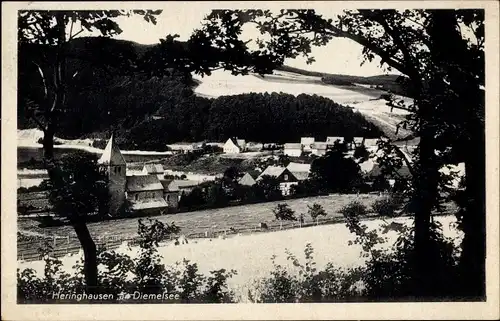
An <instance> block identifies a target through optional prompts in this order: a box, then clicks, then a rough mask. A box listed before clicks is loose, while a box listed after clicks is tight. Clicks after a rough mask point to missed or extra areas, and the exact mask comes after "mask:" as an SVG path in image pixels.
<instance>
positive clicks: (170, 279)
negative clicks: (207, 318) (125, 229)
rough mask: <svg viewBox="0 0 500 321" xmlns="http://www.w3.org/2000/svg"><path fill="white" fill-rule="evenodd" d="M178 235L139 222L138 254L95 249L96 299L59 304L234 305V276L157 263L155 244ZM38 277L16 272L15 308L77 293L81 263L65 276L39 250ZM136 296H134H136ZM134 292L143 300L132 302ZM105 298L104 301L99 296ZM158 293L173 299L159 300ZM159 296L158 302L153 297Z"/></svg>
mask: <svg viewBox="0 0 500 321" xmlns="http://www.w3.org/2000/svg"><path fill="white" fill-rule="evenodd" d="M178 232H179V229H178V227H176V226H175V224H170V225H169V224H164V223H161V222H159V221H157V220H151V219H148V220H147V221H140V222H139V242H138V245H139V253H138V254H139V255H138V256H137V257H136V258H131V257H129V256H128V255H125V254H120V253H117V252H115V251H109V250H106V249H104V248H102V249H100V250H99V257H98V260H99V295H101V298H98V299H97V300H91V301H89V300H87V299H85V298H83V299H82V297H80V298H78V296H75V297H74V298H70V299H67V300H66V299H62V300H61V299H59V300H57V302H58V303H61V302H67V303H77V302H78V303H86V302H88V303H132V302H135V303H137V302H142V303H154V302H158V303H159V302H161V303H228V302H234V300H235V297H234V293H233V292H232V291H231V290H229V289H228V286H227V280H228V279H229V278H231V277H232V276H233V275H235V273H236V271H234V270H231V271H228V270H225V269H220V270H214V271H211V272H210V274H209V275H207V276H205V275H203V274H201V273H199V270H198V266H197V265H196V264H194V263H191V262H189V261H187V260H184V261H183V262H182V263H177V264H176V265H174V266H165V265H164V264H162V263H161V256H160V255H159V254H158V250H157V247H158V245H159V242H161V241H163V240H165V239H166V238H168V237H169V236H170V235H173V234H176V233H178ZM43 253H44V256H43V258H44V262H45V269H44V273H43V276H38V275H36V274H35V271H34V270H33V269H25V270H22V271H20V270H18V272H17V280H18V283H17V290H18V302H19V303H52V302H55V300H56V299H57V298H56V297H54V293H56V294H57V293H66V294H71V293H74V294H82V293H84V285H85V281H84V278H83V270H82V265H81V262H77V264H76V265H75V266H74V267H73V269H74V274H69V273H67V272H64V268H63V265H62V262H61V260H59V259H55V258H52V257H51V255H50V248H47V249H45V250H44V252H43ZM136 291H138V292H136ZM135 293H140V294H141V295H146V298H140V299H138V298H137V297H135V298H134V294H135ZM104 294H106V295H108V298H104V297H103V296H102V295H104ZM163 294H169V295H172V298H167V299H164V297H162V295H163ZM157 295H159V297H158V296H157Z"/></svg>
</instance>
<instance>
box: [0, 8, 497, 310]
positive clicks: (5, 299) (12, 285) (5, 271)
mask: <svg viewBox="0 0 500 321" xmlns="http://www.w3.org/2000/svg"><path fill="white" fill-rule="evenodd" d="M332 6H334V7H338V8H339V9H355V8H358V9H359V8H405V9H411V8H459V7H460V8H484V9H485V10H486V11H485V13H486V22H485V26H486V42H485V46H486V49H485V50H486V86H485V87H486V99H487V100H486V102H487V103H486V137H487V140H486V145H487V152H486V155H487V162H486V168H487V176H486V185H487V213H488V215H487V245H488V246H487V260H486V261H487V270H486V277H487V301H486V302H478V303H335V304H326V303H316V304H226V305H194V304H186V305H91V306H90V305H17V304H16V267H17V255H16V247H15V246H14V244H15V243H14V242H15V240H16V230H17V222H16V210H15V206H16V183H15V182H16V171H15V170H14V169H15V168H16V160H17V159H16V157H17V156H16V155H17V152H16V136H17V135H16V131H17V122H16V119H17V116H16V113H17V112H16V83H17V68H16V66H17V57H16V55H17V44H16V40H17V19H16V18H17V13H16V11H17V10H19V9H66V10H76V9H104V8H106V9H117V8H129V9H132V8H133V9H140V8H147V9H168V7H170V8H172V7H175V8H176V10H182V11H184V12H185V13H186V14H189V12H190V11H191V10H205V11H207V12H209V10H210V9H212V8H236V7H238V8H262V9H263V8H269V9H276V8H278V9H279V8H291V7H293V8H314V9H317V10H318V11H320V12H321V8H326V7H328V8H331V7H332ZM498 14H499V4H498V2H496V1H338V2H333V1H303V2H295V1H294V2H283V1H280V2H274V1H271V2H250V1H248V2H246V1H245V2H180V1H179V2H136V3H134V2H67V3H66V2H59V3H57V2H3V3H2V120H1V121H2V202H1V209H2V212H1V215H2V216H1V217H2V224H1V225H2V244H1V256H2V279H1V280H2V303H1V304H2V319H5V320H114V319H116V320H160V319H161V320H192V319H220V320H240V319H304V320H306V319H331V318H334V319H345V320H348V319H498V318H499V306H500V305H499V292H500V290H499V215H498V213H499V212H500V210H499V206H498V201H499V184H498V182H499V175H498V174H499V110H500V108H499V97H500V96H499V39H500V38H499V30H498V29H499V16H498Z"/></svg>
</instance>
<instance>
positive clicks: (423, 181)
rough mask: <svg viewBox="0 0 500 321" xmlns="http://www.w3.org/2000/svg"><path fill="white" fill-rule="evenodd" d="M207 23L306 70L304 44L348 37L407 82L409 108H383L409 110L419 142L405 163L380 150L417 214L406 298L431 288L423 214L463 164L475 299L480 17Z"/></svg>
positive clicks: (479, 263)
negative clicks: (255, 34)
mask: <svg viewBox="0 0 500 321" xmlns="http://www.w3.org/2000/svg"><path fill="white" fill-rule="evenodd" d="M207 20H208V21H209V23H208V24H207V25H206V26H205V28H207V29H209V28H210V30H211V32H212V33H216V34H218V33H219V31H220V32H221V33H222V34H227V33H232V30H233V28H232V27H233V26H235V25H236V26H238V28H241V25H243V24H245V23H249V24H253V25H255V26H256V27H257V28H258V29H259V30H260V31H261V33H262V34H264V35H265V36H266V37H262V38H258V39H255V40H256V41H255V42H256V44H257V45H258V47H259V48H261V49H264V51H265V52H270V53H271V54H276V55H278V56H279V57H287V58H295V57H298V56H299V55H303V56H305V57H307V58H308V62H313V61H314V58H313V57H310V54H311V48H312V46H323V45H326V44H327V43H328V42H329V41H330V40H331V39H333V38H336V37H341V38H348V39H351V40H353V41H355V42H357V43H358V44H360V45H362V46H363V54H364V57H365V59H367V60H370V61H371V60H373V59H374V58H375V57H376V56H378V57H379V58H380V59H381V64H382V65H385V66H387V67H388V69H389V70H391V69H395V70H398V71H399V72H401V73H402V74H403V75H405V76H406V79H405V83H406V84H407V85H408V86H407V93H406V94H407V95H408V96H410V97H413V98H414V102H413V103H412V104H411V105H410V106H408V105H405V103H404V101H402V100H399V99H394V97H388V100H389V101H388V104H389V105H390V106H391V107H393V108H405V109H407V110H410V111H411V112H412V113H411V115H410V116H409V117H408V119H406V120H405V121H404V122H402V123H401V130H403V129H406V130H410V131H412V132H413V133H414V134H415V135H416V136H418V137H420V144H419V148H418V149H417V150H416V152H415V154H414V155H413V159H410V157H409V155H407V154H405V153H402V152H401V150H400V149H399V148H398V147H397V146H395V145H392V144H391V141H388V142H386V144H384V145H385V147H387V148H388V149H389V150H391V151H394V152H395V153H396V154H398V157H399V158H400V159H402V161H403V162H405V163H406V165H407V166H408V167H409V168H410V171H411V174H412V176H413V177H412V180H411V181H410V185H409V187H410V190H411V193H410V194H411V203H412V204H413V206H412V207H411V208H412V211H413V213H414V214H415V234H414V235H415V236H414V237H415V244H414V251H413V253H414V255H415V260H414V262H416V266H415V274H414V283H413V285H414V291H415V292H414V294H416V295H419V296H426V295H432V287H433V282H432V279H431V278H429V277H428V276H429V275H432V264H428V263H427V261H428V258H429V255H428V254H429V251H430V250H431V249H430V247H431V246H432V244H431V243H430V242H431V241H430V239H431V233H430V229H431V224H430V222H431V219H430V218H431V213H432V211H433V210H434V209H436V208H439V205H440V202H441V201H442V198H441V195H442V193H441V192H442V189H443V181H442V176H441V175H440V174H439V169H440V168H441V167H442V166H443V165H444V164H447V163H457V162H460V161H465V164H466V176H467V178H466V192H465V194H466V195H465V196H466V198H467V201H466V202H465V203H466V204H464V210H463V211H462V213H460V221H461V223H462V226H463V230H464V232H465V237H464V240H463V244H462V247H463V252H462V258H461V266H462V269H463V280H462V282H463V284H462V286H463V289H464V293H467V294H468V295H471V296H476V297H483V296H484V294H485V292H484V260H485V225H484V222H485V207H484V200H485V195H484V191H485V185H484V177H485V171H484V116H483V114H484V91H483V90H482V89H481V88H482V86H484V11H483V10H402V11H397V10H352V11H345V12H344V13H343V14H340V15H338V16H337V17H336V18H335V19H328V18H324V17H323V16H321V15H320V14H317V13H316V12H315V11H314V10H281V11H280V12H279V13H278V12H271V11H269V10H264V11H263V10H214V11H213V12H212V14H211V15H210V16H208V17H207ZM214 30H216V31H214ZM236 35H237V34H236ZM396 134H397V133H396ZM391 136H393V135H391ZM381 147H382V146H381ZM466 148H469V151H468V152H465V150H466ZM471 151H474V152H471ZM473 248H476V249H477V250H473ZM470 275H474V278H473V280H472V279H471V278H470Z"/></svg>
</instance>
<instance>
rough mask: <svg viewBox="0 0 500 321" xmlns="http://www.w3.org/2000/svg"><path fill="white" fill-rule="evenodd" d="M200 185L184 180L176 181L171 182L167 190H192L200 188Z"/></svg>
mask: <svg viewBox="0 0 500 321" xmlns="http://www.w3.org/2000/svg"><path fill="white" fill-rule="evenodd" d="M198 185H199V183H198V182H196V181H190V180H183V179H174V180H172V181H170V183H168V185H167V189H168V191H169V192H176V191H179V190H181V189H183V188H190V187H195V186H198Z"/></svg>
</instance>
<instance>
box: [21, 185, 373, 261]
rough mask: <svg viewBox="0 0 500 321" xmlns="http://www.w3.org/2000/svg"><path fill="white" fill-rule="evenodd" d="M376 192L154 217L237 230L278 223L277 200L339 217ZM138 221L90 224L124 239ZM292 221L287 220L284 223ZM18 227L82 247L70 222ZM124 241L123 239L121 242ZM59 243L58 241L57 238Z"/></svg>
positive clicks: (192, 228) (26, 246)
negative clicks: (314, 206) (345, 208)
mask: <svg viewBox="0 0 500 321" xmlns="http://www.w3.org/2000/svg"><path fill="white" fill-rule="evenodd" d="M377 198H378V196H377V195H369V194H366V195H360V196H356V195H355V194H336V195H330V196H319V197H309V198H302V199H293V200H287V201H281V202H269V203H260V204H252V205H243V206H234V207H226V208H220V209H211V210H202V211H196V212H187V213H179V214H175V215H164V216H158V217H155V218H157V219H158V220H159V221H161V222H164V223H172V222H175V224H176V225H178V226H179V227H181V229H182V230H181V233H182V234H185V235H186V236H189V235H192V234H203V233H204V232H205V231H207V230H209V229H210V228H211V227H213V230H215V231H220V230H225V229H229V228H231V227H233V228H235V229H238V230H245V229H254V228H255V227H256V226H257V225H258V224H259V223H260V222H266V223H267V224H268V226H269V228H276V227H279V222H278V221H276V220H275V219H274V215H273V212H272V209H273V208H274V207H275V206H276V204H277V203H282V202H285V203H287V204H288V205H290V207H291V208H292V209H293V210H295V211H296V213H297V214H299V213H306V212H307V205H311V204H313V203H318V204H321V205H322V206H323V207H324V208H325V210H326V211H327V213H328V216H327V217H339V216H341V214H340V213H339V210H340V209H341V208H342V206H344V205H346V204H348V203H349V202H350V201H352V200H354V199H358V200H360V201H361V202H363V203H364V204H365V205H367V206H369V205H371V204H372V203H373V201H375V199H377ZM305 219H306V222H307V221H310V220H311V218H310V217H306V218H305ZM137 221H138V218H130V219H121V220H114V221H104V222H97V223H90V224H88V227H89V230H90V232H91V234H92V236H93V237H94V238H95V239H96V240H99V239H105V238H109V239H108V241H111V239H112V238H115V239H114V240H115V241H116V236H118V237H119V238H120V239H121V241H124V240H128V239H132V238H134V237H136V236H137V226H138V225H137ZM290 224H291V223H284V226H287V225H290ZM18 229H19V230H25V231H30V232H31V233H36V234H42V235H43V234H45V235H48V236H54V235H56V236H58V237H60V238H62V239H66V238H67V236H68V235H69V236H70V243H69V244H68V243H67V242H60V243H59V245H58V246H59V247H75V248H77V247H79V243H78V239H77V238H76V235H75V234H74V231H73V228H72V227H70V226H62V227H49V228H39V227H37V226H36V224H35V223H34V221H32V220H26V219H22V220H19V222H18ZM119 243H121V242H119ZM56 246H57V242H56ZM36 248H37V247H36V246H33V242H20V243H19V245H18V253H24V254H28V253H33V252H36Z"/></svg>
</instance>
